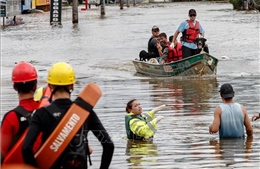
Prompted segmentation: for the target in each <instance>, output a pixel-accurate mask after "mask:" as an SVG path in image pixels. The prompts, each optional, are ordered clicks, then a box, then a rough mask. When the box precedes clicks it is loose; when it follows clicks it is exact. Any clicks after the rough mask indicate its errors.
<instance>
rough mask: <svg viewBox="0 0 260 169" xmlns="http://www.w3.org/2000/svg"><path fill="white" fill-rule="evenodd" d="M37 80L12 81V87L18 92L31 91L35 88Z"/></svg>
mask: <svg viewBox="0 0 260 169" xmlns="http://www.w3.org/2000/svg"><path fill="white" fill-rule="evenodd" d="M36 84H37V80H33V81H29V82H25V83H23V82H21V83H14V88H15V89H16V90H17V91H18V93H30V92H31V91H33V92H34V91H35V90H36Z"/></svg>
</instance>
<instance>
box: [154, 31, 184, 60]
mask: <svg viewBox="0 0 260 169" xmlns="http://www.w3.org/2000/svg"><path fill="white" fill-rule="evenodd" d="M159 36H160V41H161V44H163V45H165V46H166V47H165V48H164V49H163V55H162V57H161V60H160V62H159V63H160V64H164V63H170V62H174V61H177V60H181V59H182V45H181V43H180V42H177V40H176V42H175V43H171V42H172V39H173V36H170V37H169V41H167V35H166V34H165V33H161V34H160V35H159Z"/></svg>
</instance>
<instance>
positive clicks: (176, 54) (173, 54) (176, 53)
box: [166, 42, 182, 63]
mask: <svg viewBox="0 0 260 169" xmlns="http://www.w3.org/2000/svg"><path fill="white" fill-rule="evenodd" d="M167 47H168V56H167V58H166V63H169V62H173V61H177V60H181V59H182V48H181V47H182V45H181V43H179V42H178V43H177V45H176V46H175V47H174V48H172V47H171V46H170V44H167Z"/></svg>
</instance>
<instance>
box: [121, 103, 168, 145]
mask: <svg viewBox="0 0 260 169" xmlns="http://www.w3.org/2000/svg"><path fill="white" fill-rule="evenodd" d="M164 107H165V105H161V106H159V107H156V108H154V109H153V110H151V111H149V112H148V113H142V106H141V104H140V103H139V102H138V101H137V100H136V99H132V100H130V101H129V102H128V103H127V105H126V112H127V114H126V116H125V128H126V134H127V138H128V139H130V140H140V141H150V140H151V139H152V138H153V136H154V134H155V132H156V131H157V123H158V122H159V121H161V120H162V119H163V118H164V117H163V116H157V117H154V115H155V114H156V113H157V112H158V111H160V110H162V109H163V108H164Z"/></svg>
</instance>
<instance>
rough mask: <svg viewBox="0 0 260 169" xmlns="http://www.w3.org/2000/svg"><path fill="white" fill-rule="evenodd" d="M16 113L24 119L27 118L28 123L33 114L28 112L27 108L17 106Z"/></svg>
mask: <svg viewBox="0 0 260 169" xmlns="http://www.w3.org/2000/svg"><path fill="white" fill-rule="evenodd" d="M14 111H15V112H17V113H19V114H20V115H22V116H23V117H25V118H26V119H27V120H28V122H29V121H30V120H31V113H30V112H28V111H27V110H26V109H25V108H23V107H22V106H17V107H16V108H15V109H14Z"/></svg>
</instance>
